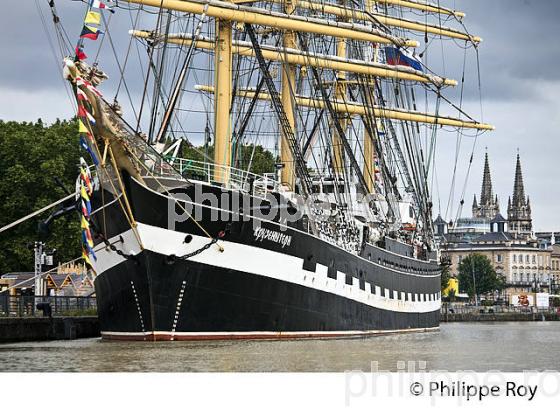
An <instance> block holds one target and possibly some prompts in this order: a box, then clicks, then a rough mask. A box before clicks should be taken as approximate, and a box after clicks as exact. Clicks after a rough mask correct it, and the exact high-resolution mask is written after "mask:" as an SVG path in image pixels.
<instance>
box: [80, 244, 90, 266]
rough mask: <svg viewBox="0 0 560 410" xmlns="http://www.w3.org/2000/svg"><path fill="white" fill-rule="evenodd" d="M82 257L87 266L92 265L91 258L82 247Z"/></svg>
mask: <svg viewBox="0 0 560 410" xmlns="http://www.w3.org/2000/svg"><path fill="white" fill-rule="evenodd" d="M82 258H83V260H84V262H85V263H87V264H88V266H92V264H91V260H90V259H89V256H88V254H87V252H86V250H85V249H83V248H82Z"/></svg>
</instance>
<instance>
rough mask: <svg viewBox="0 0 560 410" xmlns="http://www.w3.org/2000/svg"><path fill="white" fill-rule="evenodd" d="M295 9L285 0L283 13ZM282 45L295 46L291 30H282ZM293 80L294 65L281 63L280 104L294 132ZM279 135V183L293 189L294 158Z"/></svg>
mask: <svg viewBox="0 0 560 410" xmlns="http://www.w3.org/2000/svg"><path fill="white" fill-rule="evenodd" d="M295 9H296V7H295V0H286V2H285V5H284V11H285V13H286V14H288V15H291V14H292V13H294V11H295ZM284 47H285V48H290V49H295V48H296V34H295V33H294V32H293V30H286V31H284ZM295 81H296V67H295V66H294V65H292V64H289V63H284V64H282V91H281V99H282V105H283V106H284V111H285V113H286V118H287V119H288V123H289V124H290V127H291V128H292V131H293V133H294V134H295V133H296V132H295V131H296V120H295V117H294V109H295V104H294V101H293V96H292V91H291V90H292V87H294V86H295ZM281 135H282V138H281V139H280V161H281V162H282V165H283V168H282V171H281V176H280V183H281V184H283V185H286V186H287V187H288V189H290V190H294V189H295V184H294V158H293V157H292V152H291V151H290V146H289V145H288V144H289V143H288V141H287V136H286V135H285V133H284V132H283V131H282V132H281Z"/></svg>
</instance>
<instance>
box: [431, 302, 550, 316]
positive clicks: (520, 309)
mask: <svg viewBox="0 0 560 410" xmlns="http://www.w3.org/2000/svg"><path fill="white" fill-rule="evenodd" d="M441 313H442V314H446V313H449V314H481V315H483V314H505V313H521V314H523V313H526V314H531V313H557V314H560V307H554V306H549V307H536V306H511V305H510V306H503V305H502V306H501V305H494V306H482V305H479V306H474V305H462V304H448V303H443V304H442V305H441Z"/></svg>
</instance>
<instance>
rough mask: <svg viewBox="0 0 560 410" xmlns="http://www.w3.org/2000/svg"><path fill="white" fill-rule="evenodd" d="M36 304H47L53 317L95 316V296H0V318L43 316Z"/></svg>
mask: <svg viewBox="0 0 560 410" xmlns="http://www.w3.org/2000/svg"><path fill="white" fill-rule="evenodd" d="M37 303H49V304H50V307H51V309H52V315H53V316H95V315H96V314H97V299H96V298H95V296H42V297H38V296H34V295H15V296H14V295H7V294H0V317H33V316H43V311H42V310H39V309H37Z"/></svg>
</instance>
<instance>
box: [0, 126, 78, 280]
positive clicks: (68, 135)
mask: <svg viewBox="0 0 560 410" xmlns="http://www.w3.org/2000/svg"><path fill="white" fill-rule="evenodd" d="M82 155H84V154H82ZM79 157H80V150H79V144H78V133H77V124H76V121H75V120H72V121H59V120H57V121H56V122H55V123H53V124H52V125H50V126H46V125H45V124H43V122H42V121H41V120H38V121H37V122H35V123H32V122H22V123H18V122H13V121H10V122H4V121H0V198H2V201H0V226H4V225H7V224H9V223H10V222H13V221H14V220H16V219H19V218H21V217H23V216H25V215H28V214H29V213H31V212H33V211H35V210H37V209H40V208H42V207H44V206H46V205H49V204H50V203H52V202H54V201H56V200H58V199H60V198H62V197H64V196H66V193H65V192H64V191H63V190H62V189H61V188H60V187H59V186H58V185H57V184H56V182H55V180H54V178H55V177H57V178H59V179H60V181H62V183H63V184H64V185H65V186H66V187H67V188H68V189H70V190H73V187H74V185H75V181H76V178H77V176H78V172H79V168H78V165H79ZM84 157H85V158H87V157H86V156H85V155H84ZM47 216H48V213H45V214H42V215H39V216H37V217H36V218H33V219H30V220H28V221H26V222H24V223H22V224H20V225H18V226H16V227H14V228H12V229H9V230H8V231H5V232H2V233H1V234H0V274H3V273H6V272H11V271H30V270H32V268H33V252H32V250H30V249H28V247H27V244H28V243H32V242H34V241H36V240H38V239H42V240H43V241H44V242H46V244H47V247H48V248H56V249H57V260H58V261H66V260H69V259H73V258H75V257H78V256H79V255H80V251H81V246H80V243H81V240H80V224H79V218H78V215H77V214H74V213H72V214H69V215H68V216H66V217H63V218H60V219H58V220H56V221H54V223H53V224H52V226H51V234H50V235H49V236H48V237H46V238H39V236H38V232H37V226H38V222H39V221H41V220H43V219H45V218H47Z"/></svg>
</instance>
